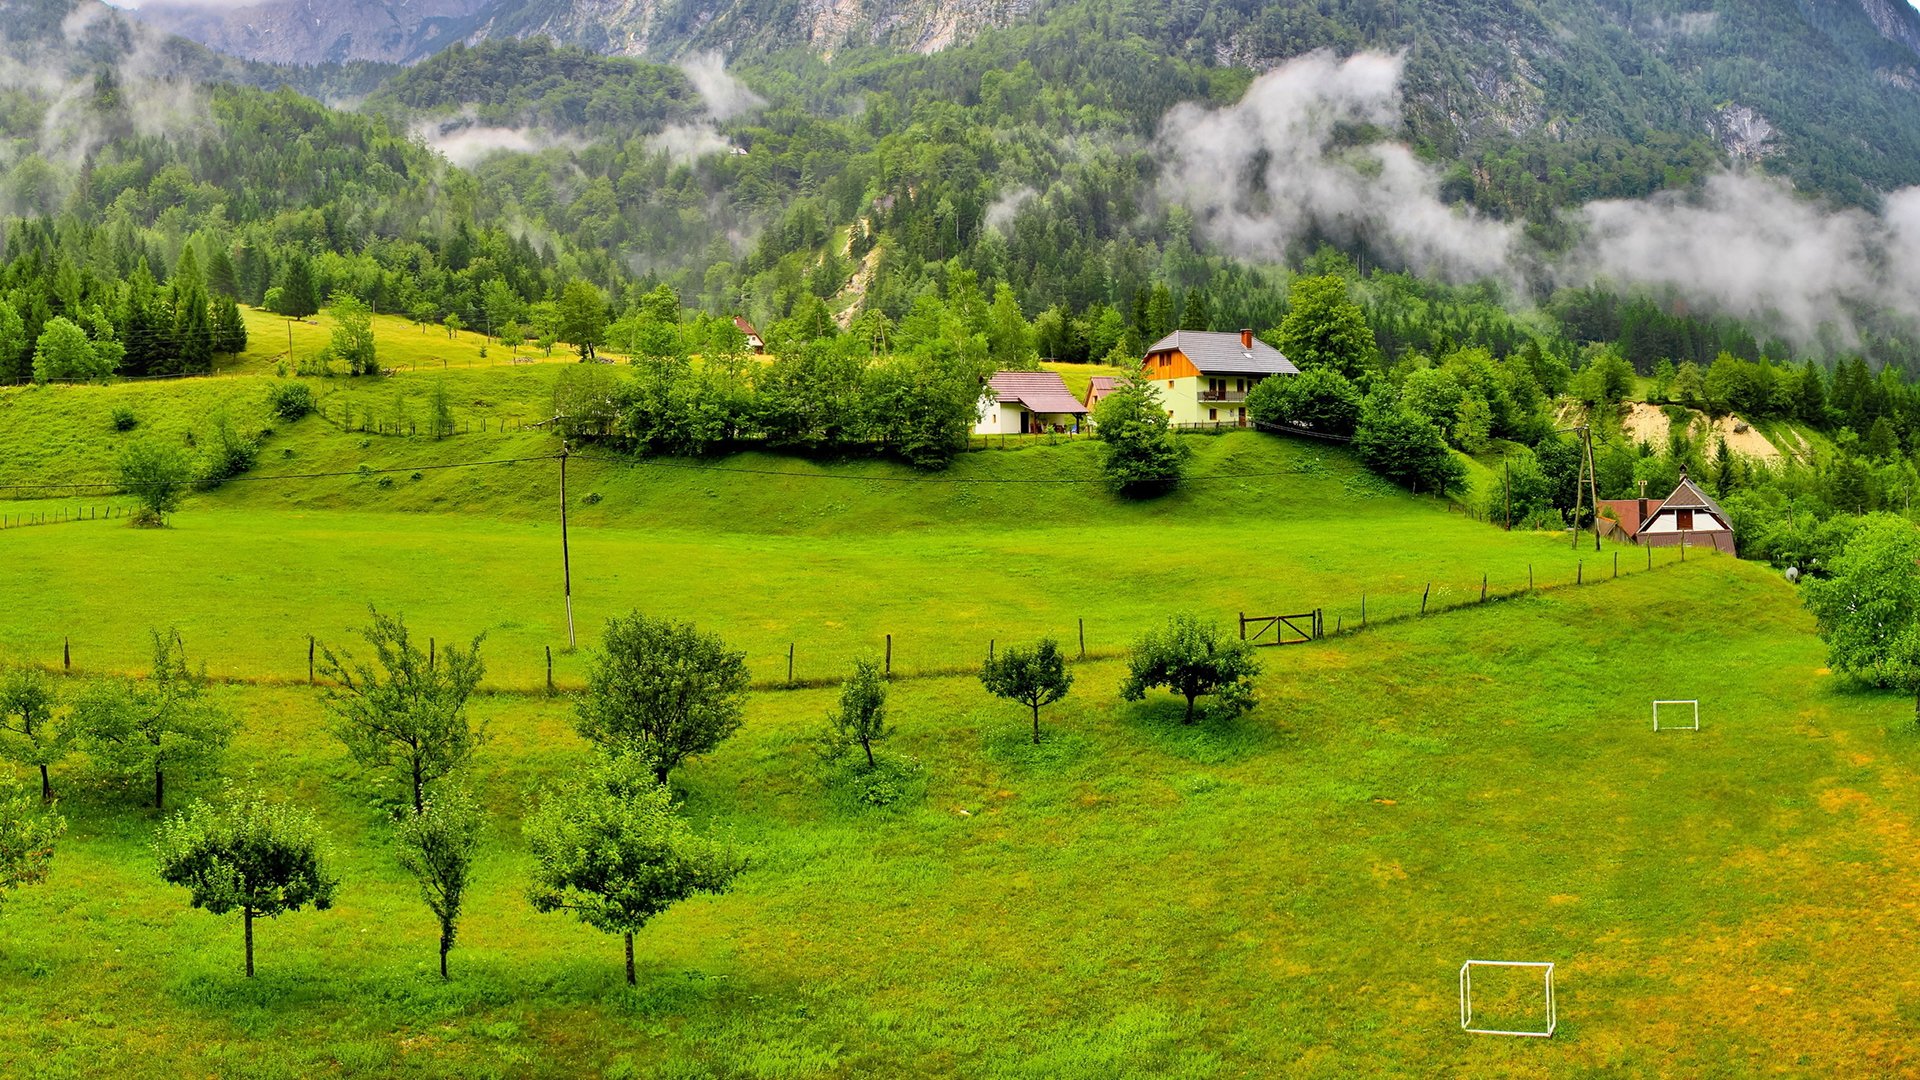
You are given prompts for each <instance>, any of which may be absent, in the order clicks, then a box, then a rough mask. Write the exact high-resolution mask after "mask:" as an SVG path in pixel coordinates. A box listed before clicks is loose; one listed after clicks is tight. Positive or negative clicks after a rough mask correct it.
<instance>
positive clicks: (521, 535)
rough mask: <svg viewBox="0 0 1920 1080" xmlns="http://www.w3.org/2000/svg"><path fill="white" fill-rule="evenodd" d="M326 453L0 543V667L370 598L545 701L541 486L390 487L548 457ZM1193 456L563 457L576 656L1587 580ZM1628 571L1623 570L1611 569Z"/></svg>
mask: <svg viewBox="0 0 1920 1080" xmlns="http://www.w3.org/2000/svg"><path fill="white" fill-rule="evenodd" d="M515 374H516V375H517V374H518V373H515ZM344 441H347V440H344V439H343V438H342V436H341V435H340V434H339V433H338V432H337V430H336V429H334V428H333V427H331V426H330V425H327V424H326V423H325V422H324V421H322V420H321V419H319V418H317V417H309V418H308V419H306V420H303V421H301V422H300V423H299V424H297V425H294V426H293V428H292V429H290V430H289V432H288V434H286V435H285V436H284V437H277V438H276V441H275V443H274V444H272V445H273V446H279V447H280V448H281V450H282V454H279V455H276V454H274V453H272V452H271V447H270V451H269V453H268V454H267V455H266V456H265V459H264V462H263V464H262V465H261V466H260V467H259V468H258V469H257V470H256V472H255V473H254V474H253V475H254V476H256V477H261V478H266V477H272V476H275V475H287V474H295V475H298V474H305V473H309V472H313V471H325V470H328V469H342V470H345V469H351V468H354V467H357V465H358V464H359V463H362V462H364V463H366V464H368V465H370V466H371V467H373V468H376V469H398V470H401V471H399V472H393V473H378V474H374V475H370V476H367V477H361V476H357V475H353V476H339V477H327V478H321V479H313V480H307V479H295V480H287V481H284V482H275V481H272V480H268V479H257V480H247V481H238V482H234V483H231V484H229V485H228V486H227V487H226V488H225V489H223V490H221V491H220V492H217V493H215V494H213V495H212V496H210V497H206V498H204V499H199V500H195V501H194V502H192V503H190V505H189V506H188V508H187V509H185V510H183V511H182V512H181V513H179V514H178V515H176V516H175V518H174V523H173V527H171V528H169V529H165V530H136V529H129V528H126V527H124V526H123V525H122V524H121V523H120V522H119V521H117V520H116V521H83V522H79V523H75V524H68V525H59V526H49V527H45V528H35V529H23V530H19V531H17V532H12V533H9V534H8V543H9V547H10V548H11V549H13V550H14V551H15V552H16V557H15V558H12V559H9V560H6V561H4V563H0V593H5V594H7V595H11V596H15V597H18V598H19V599H18V601H17V603H16V607H15V611H16V617H15V618H13V619H11V620H8V621H7V622H6V623H4V624H0V655H5V654H7V653H12V654H13V655H15V656H16V657H18V658H22V659H28V660H37V661H40V662H43V663H44V662H49V661H50V660H51V659H52V658H53V657H55V656H57V655H58V654H59V651H60V649H61V648H62V643H63V641H65V640H71V642H72V643H73V650H74V656H75V663H76V664H78V665H80V666H82V667H85V668H88V669H93V670H99V669H110V670H121V669H127V668H130V667H134V666H137V665H139V664H140V663H142V662H143V660H144V657H145V652H144V648H145V647H144V645H143V643H142V642H143V634H142V631H143V629H144V627H145V626H146V625H148V624H150V623H173V624H177V625H178V626H179V627H180V628H181V629H182V631H183V632H184V633H185V634H186V636H187V638H188V639H189V640H191V641H194V642H196V643H198V644H199V645H200V648H199V650H198V651H200V652H201V653H202V655H204V656H205V657H206V659H207V661H208V663H209V666H210V670H211V671H212V672H214V673H215V674H217V675H222V676H235V677H241V678H270V679H287V678H302V679H304V677H305V674H306V657H307V636H308V635H309V634H312V635H316V636H318V637H320V638H321V639H322V640H327V639H329V638H337V637H339V636H340V635H341V634H342V633H343V632H344V630H345V628H346V627H348V626H350V625H354V624H356V623H357V622H358V621H360V619H361V618H362V616H363V615H364V612H365V608H366V605H367V604H368V603H369V602H373V603H378V604H380V605H381V606H382V607H384V608H388V609H393V610H400V611H403V612H405V613H407V614H408V616H409V617H410V619H411V620H412V621H413V622H414V624H415V625H416V626H417V627H419V629H420V630H421V632H422V633H429V634H433V635H435V636H438V637H443V638H456V637H457V638H461V639H465V638H467V637H471V636H472V635H474V634H478V633H481V632H483V631H484V632H485V633H486V634H487V635H488V643H489V644H488V649H487V655H488V663H489V668H490V681H491V683H492V684H493V685H496V686H517V687H533V686H536V685H542V684H544V680H545V662H546V649H547V648H548V647H552V648H553V649H554V650H555V651H556V653H560V654H561V655H559V657H558V658H557V661H556V663H557V676H558V678H560V679H561V680H562V681H563V682H571V681H572V680H573V679H574V673H575V671H576V670H577V658H576V657H572V656H568V655H565V653H564V649H565V646H566V644H567V635H566V617H565V616H566V608H565V604H564V597H563V595H562V568H561V565H560V556H561V551H560V530H559V525H558V507H559V501H558V491H557V488H558V463H557V462H552V461H544V460H542V461H530V462H522V463H520V464H514V465H493V466H483V467H478V468H473V469H449V470H440V471H432V470H429V471H425V472H421V473H420V474H419V479H417V480H416V479H413V478H412V477H413V475H414V474H412V473H410V472H407V471H405V470H408V469H411V468H412V467H413V465H414V464H417V463H423V462H424V463H433V462H444V461H446V460H461V459H462V457H463V455H464V456H465V457H470V458H474V459H499V458H513V457H520V456H529V455H539V454H545V453H549V452H551V440H549V439H548V438H547V437H546V436H542V435H534V434H509V435H505V436H499V435H489V436H485V437H483V436H480V435H477V434H476V435H473V436H468V437H460V438H455V439H449V440H445V441H443V442H440V443H434V442H432V441H431V440H425V439H384V438H378V437H370V438H368V439H366V440H364V441H366V442H367V443H369V445H368V446H367V447H365V448H361V447H359V446H357V445H353V446H350V447H349V450H348V451H347V456H344V457H343V456H341V454H340V453H339V452H338V446H339V444H341V443H342V442H344ZM352 441H353V442H355V443H357V442H359V441H362V440H359V439H357V438H355V439H354V440H352ZM1193 443H1194V445H1195V447H1196V451H1197V453H1196V460H1195V465H1194V472H1195V474H1196V480H1195V482H1194V483H1193V484H1192V485H1190V487H1189V488H1188V489H1187V490H1186V491H1183V492H1181V493H1179V494H1177V495H1176V496H1174V497H1172V498H1170V499H1167V500H1163V501H1160V502H1156V503H1151V504H1133V503H1128V502H1125V501H1123V500H1120V499H1117V498H1115V497H1114V496H1112V495H1110V494H1108V493H1107V492H1106V491H1105V490H1104V488H1102V487H1101V486H1100V485H1098V484H1097V483H1048V482H1046V481H1049V480H1060V479H1070V478H1082V479H1089V480H1090V479H1093V478H1095V477H1097V475H1098V469H1097V448H1096V447H1093V446H1089V445H1086V444H1075V445H1068V446H1057V447H1034V448H1031V449H1027V450H1022V451H1019V452H1008V453H983V454H972V455H967V456H965V457H964V458H963V459H962V460H961V462H960V463H959V464H958V465H957V466H955V468H954V469H953V470H951V471H950V472H949V473H946V474H941V475H939V476H934V477H928V476H926V475H923V474H917V473H914V472H912V471H911V470H907V469H904V468H900V467H896V466H890V465H886V464H883V463H867V464H863V465H852V466H823V465H817V464H808V463H805V462H801V461H797V460H794V459H787V458H778V457H773V456H769V455H737V456H735V457H733V458H729V459H726V460H724V461H720V462H714V463H707V464H695V463H690V462H672V461H668V462H656V463H651V464H638V465H630V464H626V463H623V462H617V461H610V460H606V459H604V458H602V459H595V460H581V461H576V462H574V464H573V465H572V466H571V468H570V473H571V475H570V489H569V496H570V499H569V501H570V503H571V504H572V510H571V514H570V531H569V539H570V551H571V565H572V580H573V589H574V600H575V621H576V626H577V628H578V630H579V632H580V633H581V634H582V635H584V636H586V637H588V638H591V636H592V635H593V634H594V633H595V632H596V630H597V628H598V627H599V626H600V624H601V623H603V622H604V621H605V619H606V618H607V617H609V616H611V615H613V614H616V613H619V612H623V611H626V610H630V609H634V608H639V609H642V610H647V611H650V612H655V613H660V614H671V615H675V616H677V617H682V618H689V619H693V620H695V621H697V622H699V623H700V624H702V625H703V626H707V627H709V628H712V629H715V630H718V631H720V632H721V633H723V634H724V635H726V637H727V638H728V639H729V640H730V641H732V642H734V643H735V644H736V645H737V646H738V647H740V648H744V649H745V650H747V653H748V656H749V660H750V663H751V664H752V666H753V670H754V673H755V675H756V676H757V677H758V678H760V679H763V680H774V679H778V680H784V679H785V678H786V658H787V651H788V647H789V645H792V646H793V647H794V651H795V654H796V655H795V668H796V670H795V675H796V677H797V678H799V679H802V680H805V679H819V678H829V677H836V676H838V674H839V673H840V672H841V671H842V670H843V669H844V666H845V665H846V663H847V662H848V661H849V660H850V659H851V658H852V657H853V656H855V655H857V654H859V653H861V652H866V651H883V650H884V648H885V641H886V636H887V635H889V634H891V635H892V636H893V639H894V661H895V667H896V670H898V671H901V672H903V673H912V672H928V671H942V670H953V669H956V668H966V667H970V666H971V665H973V664H974V663H976V662H977V661H978V659H979V658H980V657H981V656H983V655H984V654H985V653H986V650H987V646H988V642H989V640H998V641H1010V640H1016V639H1027V638H1033V637H1038V636H1040V635H1043V634H1051V635H1053V636H1055V637H1057V638H1059V639H1061V640H1062V641H1064V642H1068V643H1070V644H1071V645H1072V646H1073V647H1074V648H1075V649H1076V650H1077V649H1078V644H1079V633H1080V627H1081V622H1082V620H1084V622H1085V628H1086V636H1087V647H1088V649H1089V650H1090V651H1092V652H1095V653H1101V652H1109V653H1110V652H1113V651H1115V650H1119V649H1122V648H1124V647H1125V645H1126V644H1127V642H1128V641H1130V640H1131V639H1132V638H1133V637H1134V636H1135V635H1137V634H1138V633H1139V632H1140V631H1141V630H1143V629H1145V628H1146V627H1147V626H1148V625H1150V624H1151V623H1152V622H1154V621H1155V620H1157V619H1160V618H1163V617H1164V615H1165V613H1166V612H1168V611H1173V610H1192V611H1196V612H1200V613H1203V614H1206V615H1208V616H1209V617H1212V618H1215V619H1218V620H1222V621H1230V620H1233V619H1235V618H1236V617H1237V615H1238V614H1239V613H1240V612H1247V613H1249V614H1254V615H1259V614H1266V615H1272V614H1293V613H1299V612H1306V611H1310V610H1312V609H1315V608H1320V609H1323V610H1324V611H1325V612H1326V614H1325V622H1326V625H1327V627H1328V629H1329V630H1333V629H1344V628H1346V627H1348V626H1350V625H1358V624H1359V623H1360V621H1361V619H1362V615H1363V613H1362V605H1363V596H1364V606H1365V613H1364V617H1365V618H1366V619H1367V620H1368V621H1370V622H1372V621H1378V620H1379V619H1381V618H1386V617H1391V616H1395V615H1405V614H1408V613H1410V612H1417V611H1418V610H1419V607H1420V603H1421V599H1422V596H1423V595H1426V594H1427V590H1428V586H1429V583H1431V586H1432V591H1431V594H1430V595H1429V596H1428V603H1429V605H1430V606H1431V607H1433V608H1438V607H1443V606H1447V605H1451V604H1457V603H1461V602H1465V601H1470V600H1471V601H1477V600H1478V598H1479V591H1480V586H1481V579H1482V576H1483V575H1485V576H1486V578H1487V585H1488V589H1489V591H1490V592H1491V593H1494V594H1499V593H1501V592H1507V591H1514V590H1522V589H1524V588H1525V587H1526V585H1527V582H1528V577H1529V568H1531V572H1532V575H1533V580H1534V581H1535V583H1536V584H1539V585H1543V586H1544V585H1548V584H1559V583H1566V582H1570V581H1572V580H1574V579H1575V578H1576V577H1577V576H1579V577H1585V576H1590V575H1610V574H1611V573H1612V572H1613V569H1612V568H1613V560H1614V555H1613V554H1612V552H1611V551H1609V552H1608V553H1606V554H1603V555H1596V554H1595V553H1594V552H1592V551H1591V550H1590V549H1586V548H1583V549H1582V550H1580V551H1575V550H1573V549H1572V548H1571V546H1570V545H1569V543H1568V541H1567V540H1566V538H1565V537H1564V536H1542V535H1538V534H1522V533H1503V532H1500V531H1498V530H1496V529H1492V528H1489V527H1487V526H1485V525H1481V524H1479V523H1476V522H1473V521H1470V520H1468V519H1466V518H1464V517H1462V516H1460V515H1457V514H1451V513H1447V512H1444V511H1443V510H1442V509H1441V508H1440V506H1441V504H1437V503H1435V502H1433V501H1432V500H1426V499H1417V498H1413V497H1410V496H1407V495H1404V494H1401V493H1397V492H1394V491H1392V490H1390V489H1387V488H1384V487H1382V486H1380V485H1379V484H1378V483H1377V482H1375V481H1373V480H1371V479H1370V478H1369V477H1367V476H1366V475H1365V474H1364V473H1363V472H1361V471H1360V470H1359V469H1358V468H1357V467H1356V466H1355V465H1353V464H1352V463H1351V462H1350V461H1348V460H1347V459H1345V458H1344V457H1343V456H1341V455H1339V454H1337V453H1333V452H1328V451H1324V450H1322V449H1320V448H1317V447H1312V446H1304V445H1300V444H1295V443H1290V442H1286V441H1283V440H1280V439H1277V438H1274V437H1271V436H1266V435H1259V434H1255V433H1250V432H1236V433H1232V434H1227V435H1222V436H1208V437H1196V438H1194V439H1193ZM327 448H332V451H333V452H329V450H328V449H327ZM286 454H290V455H291V456H284V455H286ZM416 455H417V457H416ZM349 462H352V463H353V464H349ZM382 482H386V483H389V484H390V485H391V486H389V487H382V486H381V484H382ZM56 505H57V504H56ZM1675 557H1676V554H1675V553H1673V552H1666V553H1663V554H1662V555H1661V556H1660V558H1659V561H1660V562H1661V563H1663V564H1664V563H1665V562H1668V561H1671V560H1673V559H1674V558H1675ZM1645 565H1646V564H1645V561H1644V553H1643V552H1642V551H1640V550H1638V549H1626V554H1625V562H1624V564H1623V568H1622V569H1623V572H1638V571H1643V570H1644V569H1645ZM129 597H138V600H137V602H135V603H132V604H130V603H129V599H128V598H129Z"/></svg>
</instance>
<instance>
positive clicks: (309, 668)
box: [307, 634, 313, 686]
mask: <svg viewBox="0 0 1920 1080" xmlns="http://www.w3.org/2000/svg"><path fill="white" fill-rule="evenodd" d="M307 685H308V686H312V685H313V635H312V634H308V635H307Z"/></svg>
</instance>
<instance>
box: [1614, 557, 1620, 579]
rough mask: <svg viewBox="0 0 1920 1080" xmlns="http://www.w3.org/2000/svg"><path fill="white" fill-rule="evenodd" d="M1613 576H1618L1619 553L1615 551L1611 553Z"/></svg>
mask: <svg viewBox="0 0 1920 1080" xmlns="http://www.w3.org/2000/svg"><path fill="white" fill-rule="evenodd" d="M1613 576H1614V577H1619V576H1620V553H1619V552H1617V551H1616V552H1614V553H1613Z"/></svg>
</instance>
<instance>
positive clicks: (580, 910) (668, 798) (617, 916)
mask: <svg viewBox="0 0 1920 1080" xmlns="http://www.w3.org/2000/svg"><path fill="white" fill-rule="evenodd" d="M523 828H524V831H525V833H526V836H527V842H528V845H529V846H530V847H531V848H532V849H533V887H532V889H531V890H530V891H529V894H528V896H529V899H531V900H532V902H533V906H534V909H535V910H537V911H570V912H572V913H573V914H574V917H575V918H578V919H579V920H580V921H581V922H583V923H586V924H587V925H588V926H591V927H593V928H594V929H596V930H599V931H602V932H603V933H609V934H620V935H622V936H623V937H624V938H625V940H626V952H627V985H628V986H632V985H634V984H635V977H634V967H633V935H634V934H635V933H637V932H638V931H640V930H641V929H642V928H644V927H645V926H646V925H647V922H648V920H650V919H652V918H653V917H654V916H655V915H658V914H660V913H661V912H663V911H665V910H667V909H668V908H669V907H672V906H673V905H674V904H676V903H679V902H680V901H682V900H685V899H687V898H688V897H690V896H694V895H696V894H699V893H722V892H725V891H727V889H728V888H729V887H731V886H732V884H733V880H734V878H736V877H737V876H739V874H740V873H741V872H742V871H743V870H745V869H746V860H745V858H744V856H743V855H742V854H741V853H739V852H738V851H736V850H735V849H734V848H733V846H732V845H731V844H729V843H726V842H723V841H719V840H715V839H712V838H709V837H703V836H700V835H698V834H696V833H695V832H694V831H693V828H692V826H690V825H688V824H687V822H686V821H685V820H684V819H682V818H681V817H680V815H679V814H678V813H676V812H675V810H674V806H673V794H672V793H671V792H670V791H668V790H667V787H666V785H665V784H662V783H660V782H659V781H658V780H657V779H656V778H655V776H654V767H653V763H652V762H650V761H648V760H647V759H646V757H645V755H643V754H634V753H617V754H612V755H602V756H600V757H599V758H598V759H596V760H595V761H594V762H593V764H592V765H590V766H589V767H587V768H586V769H583V770H580V771H579V772H578V773H576V774H575V775H574V776H573V777H572V778H570V779H568V780H566V781H564V782H562V783H561V784H559V785H557V786H555V787H552V788H549V789H548V790H547V791H546V792H545V793H544V794H543V795H542V796H541V798H540V800H539V802H538V804H537V805H536V806H535V808H534V811H533V813H531V814H530V815H528V817H527V820H526V824H525V825H524V826H523Z"/></svg>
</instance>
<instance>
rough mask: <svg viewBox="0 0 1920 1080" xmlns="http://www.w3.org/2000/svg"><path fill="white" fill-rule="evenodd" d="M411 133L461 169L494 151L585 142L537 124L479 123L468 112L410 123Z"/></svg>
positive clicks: (537, 149) (522, 150)
mask: <svg viewBox="0 0 1920 1080" xmlns="http://www.w3.org/2000/svg"><path fill="white" fill-rule="evenodd" d="M413 137H414V138H415V139H418V140H419V141H421V142H423V143H425V144H426V145H427V146H429V147H431V148H432V149H434V150H437V151H439V152H440V153H441V154H442V155H444V156H445V157H446V159H447V160H448V161H450V162H452V163H453V164H455V165H458V166H460V167H461V168H463V169H464V168H467V167H469V166H472V165H475V164H477V163H479V162H481V161H483V160H485V159H486V158H489V157H492V156H493V155H495V154H535V153H539V152H540V151H542V150H547V149H551V148H553V147H556V146H560V147H567V148H570V149H578V148H579V147H582V146H584V145H586V144H585V143H584V142H583V141H582V140H580V139H575V138H571V137H568V136H564V135H555V134H553V133H552V132H548V131H542V130H540V129H538V128H530V127H527V128H520V127H496V126H493V125H489V124H482V123H479V122H477V121H476V120H475V119H474V118H473V114H472V113H467V114H464V115H462V116H461V117H459V118H458V119H454V120H428V121H422V122H420V123H418V124H415V125H414V128H413Z"/></svg>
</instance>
